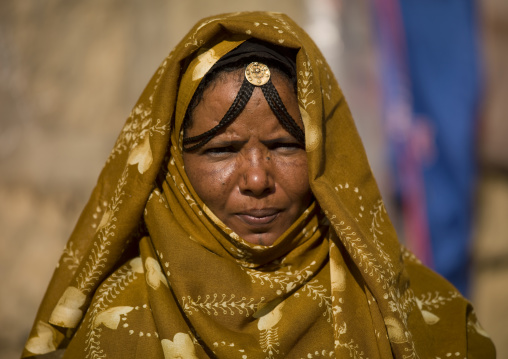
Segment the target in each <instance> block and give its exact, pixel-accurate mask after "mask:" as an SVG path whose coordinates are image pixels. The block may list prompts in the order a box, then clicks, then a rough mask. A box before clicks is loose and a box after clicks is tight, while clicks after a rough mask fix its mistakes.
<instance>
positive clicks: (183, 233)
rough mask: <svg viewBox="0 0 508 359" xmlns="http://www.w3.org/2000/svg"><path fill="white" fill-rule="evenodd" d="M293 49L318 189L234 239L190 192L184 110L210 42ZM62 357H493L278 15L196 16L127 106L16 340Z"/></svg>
mask: <svg viewBox="0 0 508 359" xmlns="http://www.w3.org/2000/svg"><path fill="white" fill-rule="evenodd" d="M250 37H254V38H258V39H261V40H263V41H266V42H268V43H272V44H276V45H279V46H284V47H288V48H292V49H295V51H297V56H296V64H297V84H298V89H297V92H298V101H299V106H300V113H301V116H302V119H303V122H304V125H305V137H306V150H307V155H308V163H309V179H310V184H311V188H312V192H313V193H314V197H315V199H316V202H315V203H313V204H312V205H311V206H310V207H309V208H308V209H307V210H306V211H305V212H304V213H303V214H302V216H301V217H300V218H299V219H298V220H297V221H296V222H295V223H294V224H293V225H292V226H291V227H290V228H289V229H288V230H287V231H286V232H285V233H284V234H283V235H282V236H281V237H280V238H279V239H278V240H277V241H276V242H275V243H274V244H273V245H272V246H268V247H264V246H258V245H254V244H251V243H247V242H245V241H244V240H243V239H242V238H240V237H238V235H236V234H235V233H234V232H233V231H231V230H230V229H229V228H227V227H226V226H225V225H224V224H223V223H222V222H221V221H220V220H219V219H217V218H216V217H215V215H214V214H213V213H212V212H211V211H210V210H209V209H208V208H207V207H206V205H205V204H204V203H203V202H202V201H201V200H200V199H199V198H198V196H197V195H196V193H195V192H194V190H193V188H192V186H191V185H190V182H189V180H188V178H187V176H186V174H185V170H184V168H183V160H182V149H181V141H182V138H181V137H182V131H181V127H182V121H183V117H184V114H185V111H186V108H187V105H188V103H189V101H190V99H191V98H192V95H193V93H194V91H195V90H196V87H197V85H198V84H199V81H200V80H201V79H202V78H203V76H204V75H205V74H206V72H207V71H208V70H209V69H210V68H211V67H212V66H213V64H214V63H215V62H216V61H217V60H218V59H220V57H221V56H223V55H224V54H226V53H228V52H229V51H231V50H232V49H234V48H235V47H236V46H238V45H239V44H240V43H241V42H242V41H244V40H246V39H248V38H250ZM62 349H64V350H65V351H64V357H65V358H165V359H169V358H209V357H211V358H239V359H254V358H321V357H327V358H358V359H359V358H371V359H374V358H392V357H394V358H422V359H423V358H494V357H495V352H494V348H493V345H492V342H491V341H490V339H489V338H488V336H487V334H486V333H485V332H484V331H483V330H482V329H481V327H480V326H479V324H478V322H477V320H476V318H475V315H474V312H473V310H472V307H471V305H470V304H469V303H468V302H467V301H466V300H465V299H464V298H462V297H461V295H460V294H459V293H458V292H457V291H456V290H455V289H454V288H453V287H452V286H451V285H450V284H449V283H448V282H446V281H445V280H444V279H442V278H441V277H439V276H438V275H436V274H435V273H433V272H432V271H430V270H428V269H426V268H425V267H423V266H422V265H421V264H420V263H419V261H418V260H417V259H416V258H415V257H414V256H413V255H412V254H411V253H409V252H408V251H407V250H405V249H404V248H401V246H400V245H399V243H398V241H397V237H396V234H395V232H394V229H393V227H392V225H391V223H390V220H389V218H388V217H387V215H386V211H385V208H384V205H383V201H382V200H381V197H380V195H379V191H378V189H377V185H376V183H375V180H374V178H373V176H372V173H371V170H370V168H369V165H368V162H367V159H366V157H365V153H364V151H363V147H362V144H361V141H360V138H359V136H358V134H357V131H356V128H355V125H354V122H353V120H352V117H351V114H350V112H349V109H348V106H347V104H346V101H345V99H344V96H343V94H342V92H341V90H340V88H339V86H338V84H337V82H336V80H335V78H334V76H333V74H332V73H331V71H330V68H329V66H328V65H327V64H326V62H325V60H324V58H323V56H322V55H321V53H320V52H319V50H318V49H317V48H316V46H315V44H314V43H313V42H312V40H311V39H310V38H309V37H308V35H307V34H306V33H305V32H304V31H303V30H302V29H300V28H299V27H298V26H297V25H296V24H294V23H293V22H292V21H291V20H290V19H289V18H288V17H286V16H285V15H282V14H278V13H260V12H249V13H237V14H226V15H219V16H216V17H210V18H207V19H204V20H202V21H201V22H199V23H198V24H197V25H196V26H194V28H192V30H191V31H190V32H189V34H188V35H187V36H185V38H184V39H183V40H182V42H180V44H178V46H177V47H176V48H175V49H174V50H173V51H172V52H171V53H170V54H169V56H168V57H167V58H166V59H165V60H164V62H163V63H162V65H161V66H160V67H159V69H158V70H157V72H156V73H155V75H154V76H153V77H152V79H151V81H150V83H149V84H148V86H147V87H146V89H145V90H144V92H143V94H142V95H141V97H140V99H139V101H138V103H137V104H136V106H135V107H134V109H133V110H132V113H131V115H130V117H129V118H128V119H127V122H126V124H125V126H124V128H123V130H122V132H121V134H120V136H119V138H118V140H117V142H116V144H115V147H114V148H113V151H112V152H111V155H110V157H109V159H108V161H107V163H106V165H105V167H104V169H103V171H102V173H101V175H100V178H99V181H98V184H97V187H96V188H95V189H94V191H93V193H92V196H91V199H90V201H89V203H88V204H87V206H86V208H85V210H84V211H83V214H82V215H81V217H80V219H79V222H78V224H77V226H76V229H75V230H74V232H73V233H72V236H71V238H70V240H69V242H68V244H67V246H66V248H65V250H64V254H63V255H62V257H61V259H60V262H59V266H58V268H57V269H56V271H55V274H54V276H53V279H52V281H51V283H50V286H49V288H48V291H47V293H46V296H45V298H44V300H43V302H42V305H41V307H40V310H39V313H38V315H37V318H36V320H35V324H34V328H33V330H32V332H31V334H30V337H29V339H28V341H27V344H26V346H25V351H24V354H23V356H24V357H30V356H34V355H41V354H46V353H51V352H55V351H58V350H60V351H61V350H62Z"/></svg>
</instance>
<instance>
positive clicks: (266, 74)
mask: <svg viewBox="0 0 508 359" xmlns="http://www.w3.org/2000/svg"><path fill="white" fill-rule="evenodd" d="M245 78H246V79H247V81H249V82H250V83H251V84H253V85H255V86H263V85H264V84H266V83H267V82H268V80H270V69H269V68H268V66H266V65H265V64H262V63H260V62H251V63H250V64H249V65H247V67H246V68H245Z"/></svg>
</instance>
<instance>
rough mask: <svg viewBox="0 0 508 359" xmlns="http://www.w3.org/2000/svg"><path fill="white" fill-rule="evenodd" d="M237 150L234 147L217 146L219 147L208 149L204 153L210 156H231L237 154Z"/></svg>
mask: <svg viewBox="0 0 508 359" xmlns="http://www.w3.org/2000/svg"><path fill="white" fill-rule="evenodd" d="M236 151H237V150H236V148H235V147H233V146H217V147H208V148H205V149H204V150H203V153H205V154H210V155H221V154H229V153H234V152H236Z"/></svg>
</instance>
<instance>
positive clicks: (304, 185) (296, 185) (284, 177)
mask: <svg viewBox="0 0 508 359" xmlns="http://www.w3.org/2000/svg"><path fill="white" fill-rule="evenodd" d="M277 167H278V168H279V171H278V172H279V175H280V179H281V181H280V184H281V185H282V186H283V188H285V191H286V193H287V195H288V196H289V197H290V198H291V199H293V200H295V201H299V202H302V201H307V200H308V199H309V198H310V196H311V190H310V183H309V175H308V168H307V157H306V155H303V156H301V157H300V158H297V159H295V160H293V161H279V163H278V166H277Z"/></svg>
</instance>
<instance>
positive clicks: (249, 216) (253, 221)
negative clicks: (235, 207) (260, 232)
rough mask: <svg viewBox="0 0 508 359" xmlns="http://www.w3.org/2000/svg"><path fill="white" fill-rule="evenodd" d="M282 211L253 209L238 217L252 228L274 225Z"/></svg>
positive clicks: (239, 214)
mask: <svg viewBox="0 0 508 359" xmlns="http://www.w3.org/2000/svg"><path fill="white" fill-rule="evenodd" d="M279 213H280V210H278V209H274V208H263V209H251V210H247V211H243V212H241V213H238V214H237V216H238V217H239V218H240V219H241V220H242V221H243V222H245V223H246V224H248V225H250V226H254V227H257V226H264V225H267V224H270V223H272V222H273V221H274V220H275V219H276V218H277V217H278V215H279Z"/></svg>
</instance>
